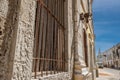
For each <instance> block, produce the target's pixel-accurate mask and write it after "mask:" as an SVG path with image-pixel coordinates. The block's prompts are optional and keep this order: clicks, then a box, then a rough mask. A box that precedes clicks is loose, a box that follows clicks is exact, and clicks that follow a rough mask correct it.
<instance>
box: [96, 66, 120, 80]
mask: <svg viewBox="0 0 120 80" xmlns="http://www.w3.org/2000/svg"><path fill="white" fill-rule="evenodd" d="M96 80H120V70H116V69H110V68H103V69H99V77H98V78H97V79H96Z"/></svg>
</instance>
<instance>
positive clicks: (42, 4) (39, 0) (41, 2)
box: [38, 0, 65, 30]
mask: <svg viewBox="0 0 120 80" xmlns="http://www.w3.org/2000/svg"><path fill="white" fill-rule="evenodd" d="M38 2H39V3H40V5H41V6H43V7H44V8H45V9H46V10H47V11H48V13H49V14H50V15H51V16H52V17H53V18H54V19H55V20H56V21H57V23H58V24H59V25H60V27H61V28H62V29H63V30H64V29H65V28H64V26H63V25H62V24H61V23H60V21H59V19H58V18H57V17H56V16H55V15H53V13H52V11H51V10H50V9H49V8H48V7H47V6H46V5H45V4H44V3H43V1H42V0H38Z"/></svg>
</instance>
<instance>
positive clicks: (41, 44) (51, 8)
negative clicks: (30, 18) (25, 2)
mask: <svg viewBox="0 0 120 80" xmlns="http://www.w3.org/2000/svg"><path fill="white" fill-rule="evenodd" d="M64 31H65V27H64V0H39V1H37V8H36V23H35V35H34V36H35V40H34V55H33V69H32V70H33V75H34V77H35V78H37V76H44V75H48V74H55V73H58V72H63V71H65V67H66V63H67V62H66V61H65V60H66V59H65V56H66V54H65V32H64Z"/></svg>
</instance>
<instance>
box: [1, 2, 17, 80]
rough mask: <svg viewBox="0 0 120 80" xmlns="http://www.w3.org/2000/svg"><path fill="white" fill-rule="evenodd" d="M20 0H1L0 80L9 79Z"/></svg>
mask: <svg viewBox="0 0 120 80" xmlns="http://www.w3.org/2000/svg"><path fill="white" fill-rule="evenodd" d="M18 3H19V2H18V1H16V0H12V1H10V0H0V6H1V7H0V28H1V30H0V31H1V36H0V80H9V78H8V77H9V74H11V73H10V70H12V68H11V67H12V64H11V62H12V60H13V56H12V55H13V54H14V46H15V36H16V34H15V32H16V29H17V26H16V25H17V21H18V11H19V4H18Z"/></svg>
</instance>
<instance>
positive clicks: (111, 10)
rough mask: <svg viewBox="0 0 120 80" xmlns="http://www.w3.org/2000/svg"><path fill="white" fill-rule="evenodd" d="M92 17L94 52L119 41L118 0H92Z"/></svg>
mask: <svg viewBox="0 0 120 80" xmlns="http://www.w3.org/2000/svg"><path fill="white" fill-rule="evenodd" d="M93 19H94V29H95V35H96V43H95V44H96V53H98V50H99V48H100V49H101V52H104V51H105V50H107V49H109V48H111V47H112V46H113V45H115V44H117V43H119V42H120V0H94V1H93Z"/></svg>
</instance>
